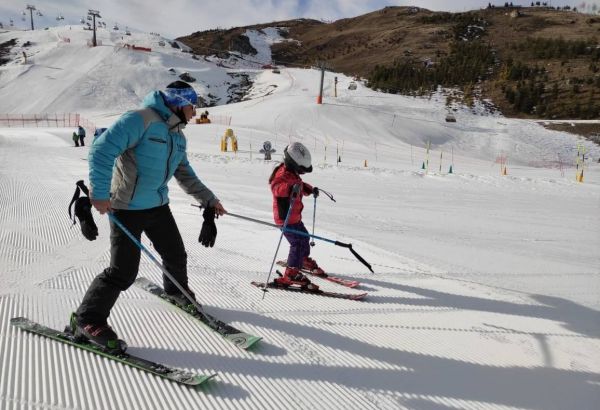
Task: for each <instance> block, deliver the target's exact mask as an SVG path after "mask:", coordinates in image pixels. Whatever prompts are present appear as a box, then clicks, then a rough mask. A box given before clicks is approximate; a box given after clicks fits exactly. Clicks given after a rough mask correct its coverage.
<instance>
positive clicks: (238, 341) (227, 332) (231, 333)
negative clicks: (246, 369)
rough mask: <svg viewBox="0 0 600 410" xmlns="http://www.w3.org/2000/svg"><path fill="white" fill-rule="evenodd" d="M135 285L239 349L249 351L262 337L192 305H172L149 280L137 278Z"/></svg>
mask: <svg viewBox="0 0 600 410" xmlns="http://www.w3.org/2000/svg"><path fill="white" fill-rule="evenodd" d="M135 284H136V285H137V286H139V287H140V288H141V289H144V290H146V291H148V292H150V293H152V294H153V295H155V296H158V297H159V298H161V299H162V300H164V301H165V302H167V303H169V304H171V305H173V306H176V307H177V308H179V309H181V310H183V311H184V312H186V313H187V314H189V315H191V316H192V317H194V318H195V319H197V320H199V321H200V322H201V323H203V324H204V325H206V326H207V327H209V328H210V329H212V330H214V331H215V332H217V333H218V334H220V335H221V336H223V337H224V338H225V339H227V340H228V341H230V342H231V343H233V344H234V345H236V346H237V347H239V348H241V349H249V348H250V347H252V346H254V345H255V344H256V343H257V342H258V341H259V340H261V339H262V337H259V336H253V335H251V334H248V333H244V332H242V331H241V330H238V329H236V328H235V327H233V326H231V325H229V324H227V323H225V322H223V321H221V320H219V319H217V318H216V317H214V316H211V315H209V314H208V313H206V312H204V311H199V310H198V309H196V307H195V306H194V305H192V304H189V305H187V306H181V305H178V304H175V303H173V302H172V301H171V300H170V299H168V298H167V297H166V294H165V291H164V290H163V288H161V287H160V286H158V285H157V284H156V283H154V282H152V281H151V280H150V279H147V278H143V277H139V278H137V279H136V280H135Z"/></svg>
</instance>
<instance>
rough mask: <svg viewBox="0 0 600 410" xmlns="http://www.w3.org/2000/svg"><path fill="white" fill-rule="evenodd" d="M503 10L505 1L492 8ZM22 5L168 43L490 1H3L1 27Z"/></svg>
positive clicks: (41, 22) (38, 21)
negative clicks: (201, 34) (299, 21)
mask: <svg viewBox="0 0 600 410" xmlns="http://www.w3.org/2000/svg"><path fill="white" fill-rule="evenodd" d="M492 3H493V4H497V5H502V4H504V1H497V2H492ZM513 3H514V4H521V5H529V4H530V3H531V1H513ZM549 3H550V4H551V5H554V6H564V5H567V4H568V5H571V6H578V7H580V8H581V5H582V3H586V4H587V5H591V4H596V5H599V6H600V0H592V1H587V2H584V1H573V0H561V1H558V0H549ZM26 4H33V5H35V6H36V7H37V8H38V9H39V10H40V11H41V12H42V14H44V16H42V17H38V16H35V18H34V24H35V25H36V26H39V27H45V26H53V25H56V24H57V21H56V17H57V15H59V14H61V15H62V16H64V17H65V20H64V21H63V22H62V23H61V24H78V23H79V19H80V18H81V17H82V16H84V15H85V14H86V13H87V10H88V9H90V8H93V9H97V10H99V11H100V12H101V15H102V17H103V18H104V20H105V21H106V23H107V25H110V26H111V27H112V26H113V25H114V24H115V23H117V24H118V25H119V26H121V27H124V26H129V27H130V28H136V29H139V30H143V31H146V32H158V33H160V34H162V35H164V36H166V37H171V38H174V37H177V36H182V35H186V34H191V33H193V32H195V31H201V30H207V29H211V28H231V27H236V26H244V25H249V24H257V23H268V22H270V21H277V20H288V19H293V18H300V17H305V18H314V19H325V20H338V19H340V18H345V17H354V16H358V15H360V14H364V13H368V12H371V11H375V10H378V9H381V8H383V7H385V6H407V5H411V6H419V7H423V8H427V9H430V10H446V11H465V10H471V9H478V8H482V7H485V6H487V4H488V1H479V0H456V1H449V0H422V1H415V0H413V1H410V0H395V1H390V0H331V1H327V0H203V1H198V0H103V1H91V0H89V1H88V0H38V1H36V0H33V1H31V2H27V1H26V0H25V1H22V0H2V4H1V5H0V22H2V23H3V24H4V25H8V21H9V19H10V18H12V19H13V20H14V23H15V25H16V26H17V27H20V28H26V27H29V16H27V20H26V21H22V20H21V18H22V17H23V16H22V15H21V12H22V11H23V10H25V6H26Z"/></svg>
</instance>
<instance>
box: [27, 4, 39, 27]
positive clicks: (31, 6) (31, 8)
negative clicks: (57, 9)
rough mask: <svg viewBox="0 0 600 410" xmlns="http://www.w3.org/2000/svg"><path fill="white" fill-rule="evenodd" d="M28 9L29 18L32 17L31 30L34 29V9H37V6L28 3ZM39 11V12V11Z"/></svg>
mask: <svg viewBox="0 0 600 410" xmlns="http://www.w3.org/2000/svg"><path fill="white" fill-rule="evenodd" d="M25 8H26V9H27V10H29V18H30V19H31V30H32V31H33V12H34V10H37V9H36V8H35V6H33V5H31V4H28V5H27V7H25ZM38 13H39V12H38Z"/></svg>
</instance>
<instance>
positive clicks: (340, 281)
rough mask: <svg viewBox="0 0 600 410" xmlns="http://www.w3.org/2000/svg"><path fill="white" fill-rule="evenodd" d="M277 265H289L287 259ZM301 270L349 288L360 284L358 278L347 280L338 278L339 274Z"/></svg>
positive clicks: (306, 273)
mask: <svg viewBox="0 0 600 410" xmlns="http://www.w3.org/2000/svg"><path fill="white" fill-rule="evenodd" d="M277 265H279V266H283V267H284V268H285V267H286V266H287V262H286V261H277ZM300 272H302V273H303V274H305V275H312V276H316V277H317V278H322V279H325V280H328V281H329V282H333V283H337V284H338V285H342V286H346V287H347V288H355V287H357V286H358V285H360V282H359V281H357V280H346V279H342V278H338V277H337V276H329V275H328V274H326V273H324V274H322V275H319V274H315V273H312V272H311V271H310V270H308V269H300Z"/></svg>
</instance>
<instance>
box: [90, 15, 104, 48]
mask: <svg viewBox="0 0 600 410" xmlns="http://www.w3.org/2000/svg"><path fill="white" fill-rule="evenodd" d="M88 16H92V21H93V24H92V26H93V30H94V37H93V39H92V46H93V47H96V45H97V43H96V17H98V18H102V16H100V12H99V11H98V10H88Z"/></svg>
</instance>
